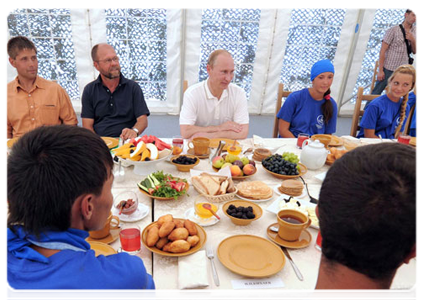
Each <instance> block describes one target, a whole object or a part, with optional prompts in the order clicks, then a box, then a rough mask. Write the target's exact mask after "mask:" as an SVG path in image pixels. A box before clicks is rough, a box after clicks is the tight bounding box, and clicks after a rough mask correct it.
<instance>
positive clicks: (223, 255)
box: [217, 235, 285, 278]
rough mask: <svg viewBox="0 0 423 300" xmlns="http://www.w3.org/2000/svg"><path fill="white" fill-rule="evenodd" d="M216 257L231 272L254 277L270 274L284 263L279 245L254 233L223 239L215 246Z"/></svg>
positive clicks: (280, 268)
mask: <svg viewBox="0 0 423 300" xmlns="http://www.w3.org/2000/svg"><path fill="white" fill-rule="evenodd" d="M217 257H218V258H219V260H220V262H221V263H222V264H223V265H224V266H225V267H226V268H228V269H229V270H231V271H232V272H234V273H236V274H239V275H242V276H247V277H255V278H263V277H269V276H272V275H274V274H276V273H278V272H279V271H280V270H282V268H283V267H284V265H285V255H284V254H283V252H282V250H281V248H280V247H279V246H276V245H275V244H274V243H272V242H271V241H269V240H267V239H264V238H262V237H258V236H254V235H234V236H230V237H228V238H226V239H224V240H223V241H222V242H220V244H219V246H218V248H217Z"/></svg>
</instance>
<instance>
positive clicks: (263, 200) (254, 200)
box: [236, 194, 273, 202]
mask: <svg viewBox="0 0 423 300" xmlns="http://www.w3.org/2000/svg"><path fill="white" fill-rule="evenodd" d="M236 196H237V197H238V198H239V199H242V200H247V201H251V202H265V201H269V200H270V199H272V198H273V194H272V196H270V197H269V198H267V199H250V198H246V197H242V196H240V195H238V194H236Z"/></svg>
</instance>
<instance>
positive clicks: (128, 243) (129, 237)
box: [119, 224, 141, 254]
mask: <svg viewBox="0 0 423 300" xmlns="http://www.w3.org/2000/svg"><path fill="white" fill-rule="evenodd" d="M119 238H120V245H121V248H122V251H124V252H127V253H129V254H137V253H139V252H140V251H141V230H140V227H139V226H138V225H134V224H130V225H124V226H122V230H121V231H120V233H119Z"/></svg>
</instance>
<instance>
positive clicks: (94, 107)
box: [81, 74, 150, 137]
mask: <svg viewBox="0 0 423 300" xmlns="http://www.w3.org/2000/svg"><path fill="white" fill-rule="evenodd" d="M142 115H147V116H149V115H150V111H149V110H148V108H147V104H146V103H145V100H144V95H143V92H142V90H141V87H140V86H139V85H138V83H136V82H135V81H132V80H129V79H126V78H125V77H123V75H122V74H121V75H120V82H119V85H118V86H117V88H116V90H115V91H114V92H113V93H111V92H110V91H109V89H108V88H107V87H106V86H104V85H103V82H102V80H101V76H100V75H99V76H98V78H97V79H96V80H94V81H93V82H90V83H89V84H87V85H86V86H85V88H84V92H83V93H82V112H81V117H82V118H88V119H94V131H95V132H96V133H97V134H98V135H100V136H111V137H118V136H120V134H121V133H122V130H123V129H124V128H132V127H133V126H134V125H135V123H136V122H137V118H138V117H140V116H142Z"/></svg>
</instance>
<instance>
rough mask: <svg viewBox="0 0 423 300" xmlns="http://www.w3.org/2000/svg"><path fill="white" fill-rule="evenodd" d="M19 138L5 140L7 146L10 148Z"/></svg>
mask: <svg viewBox="0 0 423 300" xmlns="http://www.w3.org/2000/svg"><path fill="white" fill-rule="evenodd" d="M18 139H19V138H17V137H16V138H11V139H10V140H8V141H7V148H12V147H13V145H14V144H15V143H16V142H17V141H18Z"/></svg>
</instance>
